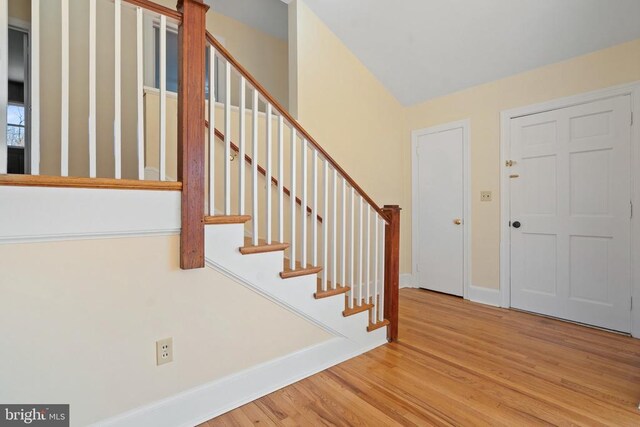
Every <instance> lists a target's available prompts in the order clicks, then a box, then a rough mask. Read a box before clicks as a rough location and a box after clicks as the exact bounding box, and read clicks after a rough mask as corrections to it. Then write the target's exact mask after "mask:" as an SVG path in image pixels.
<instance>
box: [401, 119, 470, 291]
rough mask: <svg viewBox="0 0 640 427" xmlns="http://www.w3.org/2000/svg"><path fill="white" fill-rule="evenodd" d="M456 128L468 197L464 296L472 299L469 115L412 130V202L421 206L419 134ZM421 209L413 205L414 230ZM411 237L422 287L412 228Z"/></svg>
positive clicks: (412, 249)
mask: <svg viewBox="0 0 640 427" xmlns="http://www.w3.org/2000/svg"><path fill="white" fill-rule="evenodd" d="M453 129H462V135H463V138H462V159H463V160H462V173H463V174H464V177H463V180H462V182H463V186H464V190H463V191H464V195H463V197H464V199H463V204H464V207H463V211H462V215H463V218H462V232H463V256H464V260H463V269H464V271H463V275H462V277H463V282H464V287H463V297H464V299H469V286H470V283H471V244H470V237H471V198H470V197H471V196H470V195H471V168H470V165H471V161H470V157H469V131H470V124H469V119H464V120H459V121H456V122H451V123H445V124H442V125H438V126H432V127H428V128H424V129H416V130H413V131H412V132H411V171H412V172H411V189H412V190H411V194H412V196H411V197H412V198H411V203H412V204H411V206H413V207H414V208H415V207H416V206H418V199H419V197H420V195H419V194H418V156H417V148H418V137H420V136H424V135H431V134H434V133H440V132H445V131H449V130H453ZM418 222H419V219H418V210H417V209H413V208H412V209H411V224H412V225H411V228H412V230H418V227H417V225H418ZM412 234H413V235H412V237H411V253H412V258H413V259H412V267H411V272H412V276H413V277H412V279H413V280H412V281H413V285H414V286H415V287H418V283H416V281H417V279H418V275H417V274H416V273H417V271H416V265H417V263H416V258H417V257H416V254H417V253H418V239H416V235H415V232H412Z"/></svg>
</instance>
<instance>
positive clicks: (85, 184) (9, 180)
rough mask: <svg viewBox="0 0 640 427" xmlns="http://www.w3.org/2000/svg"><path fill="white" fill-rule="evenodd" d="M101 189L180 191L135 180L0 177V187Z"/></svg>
mask: <svg viewBox="0 0 640 427" xmlns="http://www.w3.org/2000/svg"><path fill="white" fill-rule="evenodd" d="M4 185H8V186H17V187H59V188H103V189H112V190H156V191H182V183H181V182H175V181H141V180H137V179H113V178H86V177H78V176H49V175H14V174H7V175H0V186H4Z"/></svg>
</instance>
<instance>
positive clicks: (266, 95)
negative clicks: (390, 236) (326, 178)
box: [207, 31, 389, 222]
mask: <svg viewBox="0 0 640 427" xmlns="http://www.w3.org/2000/svg"><path fill="white" fill-rule="evenodd" d="M207 40H208V41H209V43H211V44H212V45H213V46H214V47H215V49H216V51H217V52H218V53H220V55H222V56H223V57H224V58H225V59H226V60H227V61H229V63H231V64H232V65H233V66H234V67H235V68H236V70H237V71H238V72H239V73H240V74H241V75H243V76H244V77H245V78H246V79H247V81H248V82H249V83H250V84H251V85H252V86H253V87H255V88H256V89H257V90H258V91H259V92H260V93H261V94H262V96H263V97H264V98H265V99H266V100H267V101H268V102H269V103H270V104H271V105H272V106H274V107H275V109H276V110H277V111H278V113H279V114H282V116H283V117H285V118H286V119H287V121H288V122H289V123H290V124H291V126H293V127H295V128H296V130H297V131H298V132H300V134H301V136H302V137H303V138H306V139H307V141H308V142H309V143H310V144H311V145H313V146H314V148H315V149H316V150H318V152H319V153H320V154H321V155H322V157H324V158H325V159H327V160H328V161H329V163H331V166H333V168H334V169H336V170H337V171H338V172H339V173H340V175H342V177H343V178H344V179H346V180H347V182H348V183H349V185H351V186H352V187H353V188H354V189H355V190H356V191H357V192H358V194H360V195H361V196H362V197H363V198H364V199H365V200H366V201H367V203H369V205H370V206H371V207H372V208H373V209H374V210H375V211H376V212H377V213H378V214H380V216H381V217H382V218H384V220H385V221H387V222H389V220H388V218H387V216H386V214H385V212H384V211H383V210H382V209H381V208H380V207H379V206H378V205H377V204H376V202H374V201H373V199H372V198H371V197H369V195H368V194H367V193H365V191H364V190H363V189H362V188H361V187H360V186H359V185H358V184H357V183H356V182H355V180H354V179H353V178H351V176H350V175H349V174H348V173H347V172H345V170H344V169H342V167H341V166H340V165H339V164H338V163H337V162H336V161H335V160H334V159H333V157H331V156H330V155H329V153H327V152H326V151H325V150H324V149H323V148H322V147H321V146H320V144H318V143H317V142H316V140H315V139H313V137H312V136H311V135H310V134H309V132H307V131H306V130H305V129H304V128H303V127H302V126H301V125H300V123H298V122H297V120H296V119H294V118H293V116H291V114H289V112H288V111H287V110H286V108H284V107H283V106H282V105H280V103H279V102H278V101H276V99H275V98H274V97H273V96H272V95H271V94H270V93H269V92H268V91H267V90H266V89H265V88H264V87H263V86H262V85H261V84H260V83H258V81H257V80H256V79H255V78H254V77H253V76H252V75H251V74H250V73H249V72H248V71H247V70H246V69H245V68H244V67H243V66H242V65H240V63H239V62H238V61H236V59H235V58H234V57H233V56H232V55H231V53H229V51H228V50H227V49H225V47H224V46H222V44H220V42H218V40H216V39H215V37H213V36H212V35H211V33H209V32H208V31H207Z"/></svg>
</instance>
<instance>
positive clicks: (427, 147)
mask: <svg viewBox="0 0 640 427" xmlns="http://www.w3.org/2000/svg"><path fill="white" fill-rule="evenodd" d="M464 132H465V127H464V126H457V125H456V126H452V127H449V128H447V127H446V126H445V129H444V130H437V129H436V130H429V129H426V130H424V131H416V132H414V144H415V149H416V158H415V160H414V166H415V167H416V170H415V171H414V180H415V187H416V188H415V190H414V191H415V193H414V199H415V204H416V205H415V206H414V209H416V210H417V211H416V215H415V216H414V218H415V219H416V224H415V227H416V233H415V235H414V237H413V238H414V239H416V241H415V242H414V248H415V251H416V270H415V275H416V281H417V284H418V286H419V287H421V288H425V289H430V290H434V291H438V292H445V293H448V294H452V295H458V296H462V295H463V293H464V274H465V253H464V227H465V224H464V213H465V212H464V211H465V191H464V190H465V188H464V185H465V171H464V167H465V166H464V165H465V161H464V158H465V157H464V156H465V149H464V144H465V142H464V141H465V135H464Z"/></svg>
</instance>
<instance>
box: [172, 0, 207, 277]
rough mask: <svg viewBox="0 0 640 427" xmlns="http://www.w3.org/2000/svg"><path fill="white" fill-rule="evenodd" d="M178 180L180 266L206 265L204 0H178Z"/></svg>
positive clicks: (205, 7)
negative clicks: (179, 14) (180, 189)
mask: <svg viewBox="0 0 640 427" xmlns="http://www.w3.org/2000/svg"><path fill="white" fill-rule="evenodd" d="M177 9H178V11H180V12H182V22H181V24H180V27H179V29H178V46H179V48H178V51H179V52H180V54H179V59H178V180H179V181H181V182H182V231H181V233H180V268H182V269H185V270H187V269H192V268H202V267H204V213H205V212H204V197H205V195H204V179H205V176H204V174H205V168H204V145H205V140H204V138H205V94H204V88H205V52H206V30H207V28H206V13H207V10H208V9H209V6H208V5H206V4H204V2H203V1H202V0H178V5H177Z"/></svg>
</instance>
